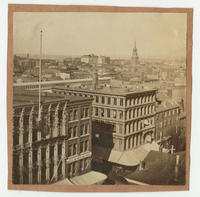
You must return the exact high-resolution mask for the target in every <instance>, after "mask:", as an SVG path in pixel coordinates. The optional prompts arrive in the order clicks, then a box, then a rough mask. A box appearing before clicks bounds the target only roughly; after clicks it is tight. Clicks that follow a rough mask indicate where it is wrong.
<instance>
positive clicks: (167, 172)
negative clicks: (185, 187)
mask: <svg viewBox="0 0 200 197" xmlns="http://www.w3.org/2000/svg"><path fill="white" fill-rule="evenodd" d="M178 154H179V155H180V173H179V175H180V176H179V178H178V179H179V180H178V183H176V184H184V181H185V179H184V174H185V153H184V152H180V153H178ZM175 161H176V154H168V153H163V152H158V151H151V152H150V153H149V154H148V155H147V157H146V158H145V159H144V162H145V168H144V170H141V171H139V170H138V169H137V170H136V171H134V172H133V173H131V174H129V175H127V176H126V177H127V178H129V179H133V180H136V181H139V182H143V183H147V184H151V185H169V184H173V183H174V182H173V179H174V169H175ZM158 172H159V173H158Z"/></svg>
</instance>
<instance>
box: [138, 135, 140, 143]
mask: <svg viewBox="0 0 200 197" xmlns="http://www.w3.org/2000/svg"><path fill="white" fill-rule="evenodd" d="M138 145H140V134H138Z"/></svg>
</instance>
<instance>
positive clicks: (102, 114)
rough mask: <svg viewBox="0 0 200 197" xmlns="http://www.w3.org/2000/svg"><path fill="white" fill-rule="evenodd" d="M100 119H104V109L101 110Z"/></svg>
mask: <svg viewBox="0 0 200 197" xmlns="http://www.w3.org/2000/svg"><path fill="white" fill-rule="evenodd" d="M101 117H104V109H103V108H101Z"/></svg>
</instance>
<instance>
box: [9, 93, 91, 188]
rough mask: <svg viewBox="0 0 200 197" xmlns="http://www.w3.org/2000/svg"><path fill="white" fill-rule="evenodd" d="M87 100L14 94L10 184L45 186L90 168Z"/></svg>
mask: <svg viewBox="0 0 200 197" xmlns="http://www.w3.org/2000/svg"><path fill="white" fill-rule="evenodd" d="M91 102H92V99H90V98H81V97H67V98H66V97H63V96H60V97H59V96H58V95H53V94H50V93H44V94H43V96H42V103H41V108H42V111H41V117H42V119H41V121H40V122H38V119H37V118H38V96H37V94H35V93H34V94H33V92H32V91H31V93H28V94H27V93H26V94H23V93H22V92H18V93H14V101H13V103H14V104H13V183H15V184H45V183H52V182H55V181H58V180H61V179H64V178H71V177H74V176H77V175H81V174H84V173H86V172H88V171H90V168H91V165H90V164H91V155H92V153H91V128H92V125H91V123H92V122H91V121H92V119H91V112H92V108H91Z"/></svg>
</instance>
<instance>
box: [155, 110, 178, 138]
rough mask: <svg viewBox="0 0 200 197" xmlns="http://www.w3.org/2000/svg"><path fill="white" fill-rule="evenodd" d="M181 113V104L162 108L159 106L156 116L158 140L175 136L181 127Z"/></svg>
mask: <svg viewBox="0 0 200 197" xmlns="http://www.w3.org/2000/svg"><path fill="white" fill-rule="evenodd" d="M179 113H180V108H179V106H173V107H171V108H162V110H159V107H158V109H157V112H156V116H155V123H156V124H155V125H156V136H155V137H156V140H159V139H162V138H163V137H169V136H173V135H174V134H175V133H176V132H177V130H178V127H179Z"/></svg>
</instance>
